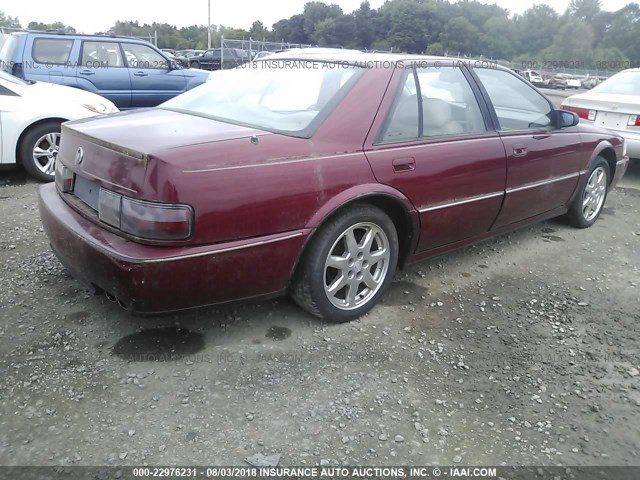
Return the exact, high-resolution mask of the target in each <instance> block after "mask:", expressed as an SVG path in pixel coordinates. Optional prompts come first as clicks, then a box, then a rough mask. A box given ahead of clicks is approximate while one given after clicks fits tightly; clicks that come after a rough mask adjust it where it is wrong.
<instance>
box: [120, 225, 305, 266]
mask: <svg viewBox="0 0 640 480" xmlns="http://www.w3.org/2000/svg"><path fill="white" fill-rule="evenodd" d="M302 234H303V232H297V233H292V234H289V235H285V236H283V237H278V238H272V239H270V240H260V241H257V242H252V243H246V244H244V245H237V246H235V247H227V248H220V249H218V250H207V251H206V252H199V253H191V254H188V255H179V256H176V257H165V258H153V259H143V258H131V259H130V260H131V261H133V262H137V263H160V262H174V261H176V260H184V259H187V258H196V257H204V256H206V255H215V254H218V253H226V252H232V251H235V250H242V249H244V248H252V247H257V246H260V245H266V244H269V243H275V242H279V241H281V240H289V239H291V238H296V237H299V236H301V235H302Z"/></svg>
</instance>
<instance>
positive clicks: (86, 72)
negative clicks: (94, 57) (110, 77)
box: [78, 70, 96, 75]
mask: <svg viewBox="0 0 640 480" xmlns="http://www.w3.org/2000/svg"><path fill="white" fill-rule="evenodd" d="M78 73H80V75H94V74H95V73H96V72H94V71H93V70H80V72H78Z"/></svg>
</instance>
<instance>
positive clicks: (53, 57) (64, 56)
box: [31, 38, 73, 65]
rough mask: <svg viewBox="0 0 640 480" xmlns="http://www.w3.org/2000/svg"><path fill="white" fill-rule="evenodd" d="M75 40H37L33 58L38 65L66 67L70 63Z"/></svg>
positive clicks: (32, 53)
mask: <svg viewBox="0 0 640 480" xmlns="http://www.w3.org/2000/svg"><path fill="white" fill-rule="evenodd" d="M72 47H73V40H71V39H68V38H36V39H35V40H34V41H33V50H32V52H31V56H32V58H33V60H34V61H35V62H37V63H44V64H47V65H64V64H65V63H67V62H68V61H69V55H70V54H71V48H72Z"/></svg>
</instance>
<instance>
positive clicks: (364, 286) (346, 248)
mask: <svg viewBox="0 0 640 480" xmlns="http://www.w3.org/2000/svg"><path fill="white" fill-rule="evenodd" d="M397 262H398V234H397V232H396V229H395V225H394V224H393V221H392V220H391V219H390V218H389V216H388V215H387V214H386V213H384V212H383V211H382V210H380V209H378V208H376V207H373V206H371V205H366V204H357V205H354V206H353V207H349V208H348V209H346V210H344V211H343V212H341V213H339V214H338V215H336V216H335V217H334V218H332V219H330V220H329V221H328V222H327V223H326V224H324V225H322V227H320V230H319V231H318V232H317V233H316V235H315V236H314V238H313V239H312V240H311V243H310V244H309V246H308V248H307V249H306V251H305V253H304V256H303V258H302V260H301V263H300V265H299V267H298V270H297V272H296V275H295V276H294V279H293V283H292V288H291V296H292V297H293V299H294V300H295V301H296V303H297V304H298V305H299V306H300V307H302V308H303V309H304V310H306V311H307V312H309V313H311V314H312V315H315V316H317V317H320V318H323V319H325V320H328V321H331V322H335V323H343V322H348V321H350V320H354V319H356V318H358V317H360V316H361V315H364V314H365V313H366V312H368V311H369V310H371V308H373V306H374V305H375V304H376V303H378V301H379V300H380V297H381V296H382V294H383V293H384V291H385V290H386V289H387V288H388V286H389V284H390V283H391V282H392V280H393V275H394V273H395V270H396V265H397Z"/></svg>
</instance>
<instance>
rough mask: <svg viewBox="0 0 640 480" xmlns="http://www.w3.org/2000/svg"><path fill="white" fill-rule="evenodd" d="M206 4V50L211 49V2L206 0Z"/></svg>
mask: <svg viewBox="0 0 640 480" xmlns="http://www.w3.org/2000/svg"><path fill="white" fill-rule="evenodd" d="M207 4H208V6H209V8H208V12H207V18H208V22H207V49H209V48H211V0H207Z"/></svg>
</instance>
